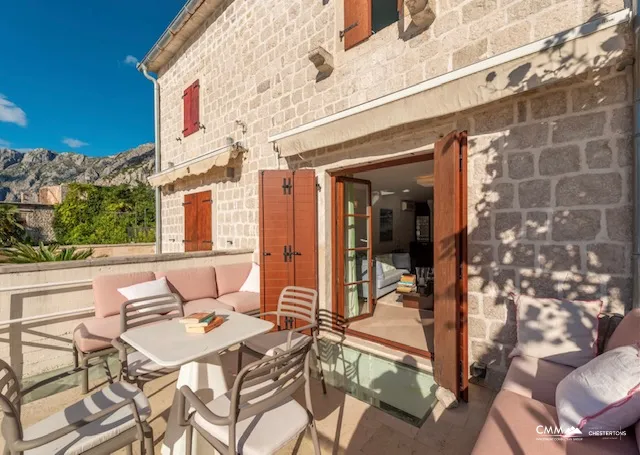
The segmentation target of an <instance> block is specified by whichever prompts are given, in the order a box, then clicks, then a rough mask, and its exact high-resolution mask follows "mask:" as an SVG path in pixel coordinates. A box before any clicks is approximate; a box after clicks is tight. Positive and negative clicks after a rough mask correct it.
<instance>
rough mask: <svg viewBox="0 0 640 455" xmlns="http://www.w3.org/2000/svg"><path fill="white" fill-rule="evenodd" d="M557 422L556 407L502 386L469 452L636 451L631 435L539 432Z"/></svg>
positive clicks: (593, 454)
mask: <svg viewBox="0 0 640 455" xmlns="http://www.w3.org/2000/svg"><path fill="white" fill-rule="evenodd" d="M556 426H559V423H558V417H557V414H556V408H554V407H553V406H551V405H548V404H545V403H542V402H541V401H536V400H533V399H531V398H526V397H524V396H522V395H519V394H517V393H513V392H510V391H508V390H503V391H501V392H500V393H498V395H497V396H496V398H495V400H494V401H493V405H492V406H491V409H490V410H489V414H488V415H487V419H486V421H485V423H484V426H483V427H482V430H481V431H480V435H479V436H478V439H477V441H476V445H475V447H474V448H473V451H472V452H471V453H472V454H473V455H496V454H503V453H504V454H514V453H517V454H539V453H544V455H567V454H569V455H574V454H575V455H577V454H580V455H603V454H612V455H613V454H616V455H618V454H619V455H638V449H637V447H636V441H635V438H634V437H633V435H631V434H627V436H623V437H621V438H619V439H602V438H589V439H588V440H586V439H585V440H582V441H580V440H571V439H562V438H559V437H555V438H553V439H554V440H552V441H551V440H541V439H544V438H551V435H544V434H539V432H540V431H541V432H544V427H550V428H552V429H553V428H554V427H556Z"/></svg>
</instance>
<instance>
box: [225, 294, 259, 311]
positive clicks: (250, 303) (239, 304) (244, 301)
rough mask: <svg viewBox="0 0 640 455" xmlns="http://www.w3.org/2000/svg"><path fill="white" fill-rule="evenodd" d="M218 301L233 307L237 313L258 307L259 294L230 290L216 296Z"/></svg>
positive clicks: (254, 309) (257, 308)
mask: <svg viewBox="0 0 640 455" xmlns="http://www.w3.org/2000/svg"><path fill="white" fill-rule="evenodd" d="M218 301H219V302H222V303H224V304H225V305H229V306H231V307H233V308H234V309H235V310H236V311H237V312H239V313H248V312H249V311H256V310H259V309H260V294H256V293H255V292H231V293H229V294H225V295H221V296H220V297H218Z"/></svg>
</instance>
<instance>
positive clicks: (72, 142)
mask: <svg viewBox="0 0 640 455" xmlns="http://www.w3.org/2000/svg"><path fill="white" fill-rule="evenodd" d="M62 143H63V144H66V145H68V146H69V147H71V148H72V149H77V148H80V147H84V146H85V145H89V144H87V143H86V142H84V141H81V140H80V139H73V138H70V137H65V138H64V139H62Z"/></svg>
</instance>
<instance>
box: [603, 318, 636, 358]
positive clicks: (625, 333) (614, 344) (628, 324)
mask: <svg viewBox="0 0 640 455" xmlns="http://www.w3.org/2000/svg"><path fill="white" fill-rule="evenodd" d="M639 341H640V308H636V309H635V310H632V311H630V312H629V313H627V315H626V316H625V317H624V319H623V320H622V321H621V322H620V324H618V327H616V330H615V331H614V332H613V335H611V338H609V341H608V342H607V346H606V348H605V352H606V351H611V350H612V349H616V348H619V347H620V346H627V345H629V344H635V343H637V342H639Z"/></svg>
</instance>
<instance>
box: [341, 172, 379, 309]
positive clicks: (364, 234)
mask: <svg viewBox="0 0 640 455" xmlns="http://www.w3.org/2000/svg"><path fill="white" fill-rule="evenodd" d="M336 189H337V191H336V195H337V199H338V200H337V201H336V202H337V204H336V208H337V212H338V213H337V215H338V216H337V221H338V223H337V224H338V225H337V227H336V228H337V248H338V251H337V259H338V264H339V266H338V283H339V290H338V294H339V295H338V302H339V308H340V310H341V311H342V316H343V317H344V318H345V319H346V320H347V321H354V320H357V319H362V318H365V317H368V316H371V314H372V313H373V289H374V285H375V276H376V274H375V270H374V268H373V267H374V264H373V251H372V238H373V234H372V209H371V182H369V181H368V180H359V179H353V178H349V177H339V178H338V179H337V180H336Z"/></svg>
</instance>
